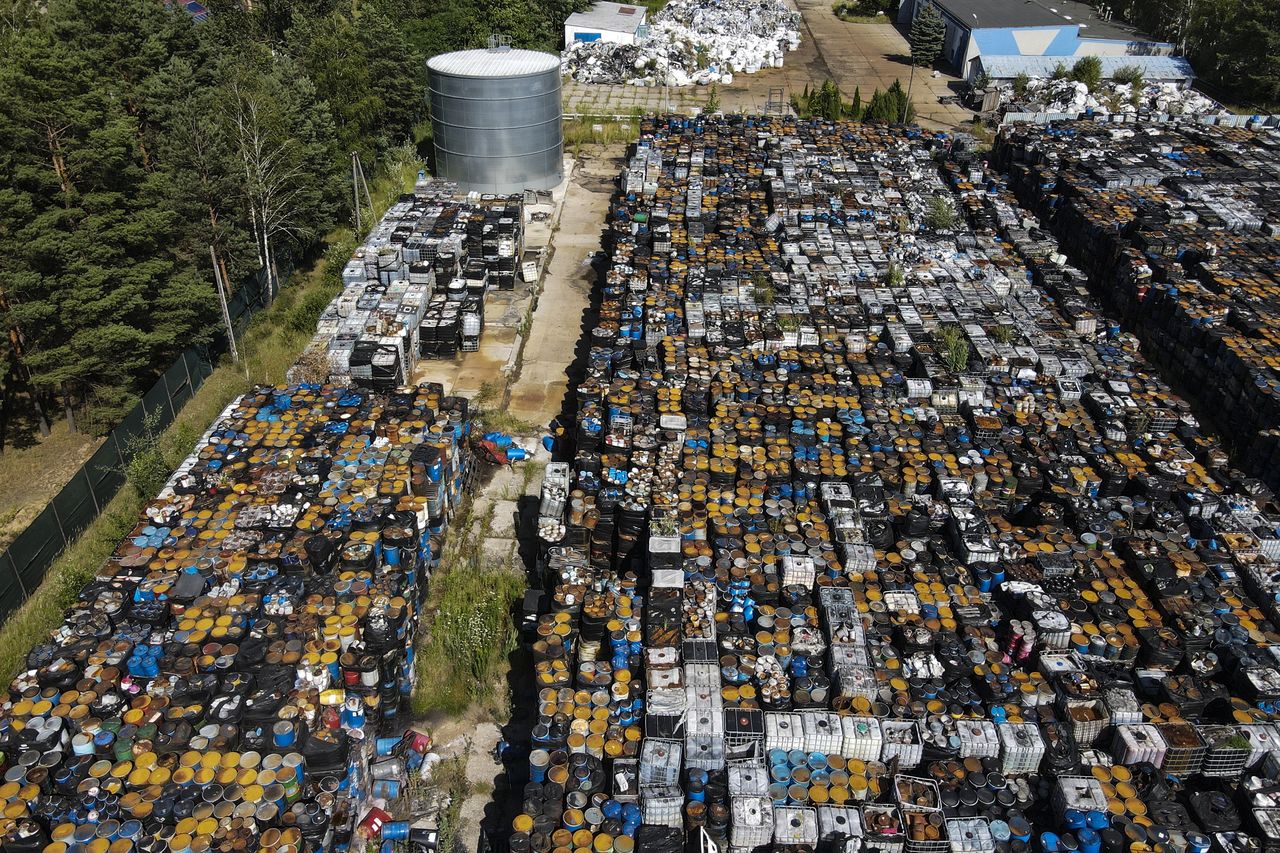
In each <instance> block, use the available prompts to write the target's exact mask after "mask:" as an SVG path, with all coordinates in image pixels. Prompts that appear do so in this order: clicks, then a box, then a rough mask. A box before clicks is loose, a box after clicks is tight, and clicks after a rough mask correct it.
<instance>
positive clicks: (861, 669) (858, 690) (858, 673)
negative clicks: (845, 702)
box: [831, 645, 879, 700]
mask: <svg viewBox="0 0 1280 853" xmlns="http://www.w3.org/2000/svg"><path fill="white" fill-rule="evenodd" d="M848 648H850V647H849V646H843V645H842V646H832V647H831V651H832V665H831V675H832V677H833V678H834V679H835V687H836V692H837V694H838V695H840V696H843V697H845V698H846V699H856V698H858V697H859V696H861V697H862V698H864V699H868V700H874V699H875V698H876V692H877V690H878V689H879V684H878V683H877V681H876V672H875V670H874V669H872V668H871V667H869V666H866V665H865V664H858V663H853V662H851V661H848V660H845V661H841V662H840V663H839V664H838V665H837V662H836V657H837V656H839V657H845V658H848V657H849V655H845V654H844V653H843V652H841V653H840V654H839V655H837V654H836V649H842V650H843V649H848ZM859 651H862V650H861V649H859ZM863 656H864V657H865V652H864V655H863Z"/></svg>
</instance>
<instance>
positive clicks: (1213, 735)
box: [1165, 725, 1253, 779]
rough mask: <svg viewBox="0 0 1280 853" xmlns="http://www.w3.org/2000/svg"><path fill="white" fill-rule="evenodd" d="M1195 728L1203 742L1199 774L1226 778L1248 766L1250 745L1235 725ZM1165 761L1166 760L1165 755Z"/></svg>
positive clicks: (1237, 773) (1250, 753)
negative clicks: (1203, 748)
mask: <svg viewBox="0 0 1280 853" xmlns="http://www.w3.org/2000/svg"><path fill="white" fill-rule="evenodd" d="M1197 730H1198V731H1199V733H1200V739H1201V740H1203V741H1204V744H1205V751H1204V761H1203V762H1202V763H1201V765H1200V775H1201V776H1209V777H1211V778H1215V779H1228V778H1231V777H1233V776H1239V775H1240V774H1241V773H1243V772H1244V769H1245V768H1246V767H1248V766H1249V758H1250V756H1251V755H1252V754H1253V753H1252V747H1251V745H1250V743H1249V740H1248V739H1247V738H1246V737H1245V736H1244V735H1243V734H1241V733H1240V731H1239V730H1238V729H1237V727H1236V726H1215V725H1209V726H1197ZM1165 761H1166V763H1167V762H1168V758H1167V757H1166V759H1165Z"/></svg>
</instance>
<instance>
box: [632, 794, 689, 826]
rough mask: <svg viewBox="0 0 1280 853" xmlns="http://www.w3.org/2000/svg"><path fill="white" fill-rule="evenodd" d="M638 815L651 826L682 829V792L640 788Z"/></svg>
mask: <svg viewBox="0 0 1280 853" xmlns="http://www.w3.org/2000/svg"><path fill="white" fill-rule="evenodd" d="M640 815H641V817H642V818H643V819H644V822H645V823H647V824H650V825H652V826H670V827H673V828H675V829H681V828H683V827H684V792H683V791H681V790H680V789H679V788H675V787H670V788H666V787H655V788H642V789H641V791H640Z"/></svg>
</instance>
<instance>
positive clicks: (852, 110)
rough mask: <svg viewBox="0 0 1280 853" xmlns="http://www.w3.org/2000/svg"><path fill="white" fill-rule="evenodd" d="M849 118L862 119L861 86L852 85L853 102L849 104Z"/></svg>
mask: <svg viewBox="0 0 1280 853" xmlns="http://www.w3.org/2000/svg"><path fill="white" fill-rule="evenodd" d="M849 118H851V119H853V120H854V121H861V120H862V87H861V86H854V87H853V103H851V104H850V105H849Z"/></svg>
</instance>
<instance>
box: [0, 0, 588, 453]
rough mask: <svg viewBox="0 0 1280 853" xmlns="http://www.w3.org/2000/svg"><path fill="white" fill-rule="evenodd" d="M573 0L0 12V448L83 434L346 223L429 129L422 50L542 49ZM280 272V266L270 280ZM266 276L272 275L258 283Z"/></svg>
mask: <svg viewBox="0 0 1280 853" xmlns="http://www.w3.org/2000/svg"><path fill="white" fill-rule="evenodd" d="M584 5H587V3H586V0H550V1H549V2H548V0H363V2H361V0H347V2H326V0H310V1H308V2H303V0H211V2H209V3H208V4H207V6H208V9H209V15H208V17H207V19H206V20H205V21H204V22H202V23H196V22H194V21H193V19H192V17H191V15H190V14H189V13H188V12H187V11H186V10H185V9H184V8H182V6H181V5H179V4H177V3H173V4H170V3H167V2H165V0H36V2H32V0H0V56H2V57H3V61H0V317H2V318H3V321H4V324H5V334H4V335H3V336H0V392H2V398H0V441H3V440H4V437H5V432H6V428H9V431H10V432H12V429H14V428H16V427H13V426H12V425H13V424H22V425H25V426H26V427H28V428H31V429H36V428H38V427H42V426H44V425H45V424H47V422H48V421H49V420H50V419H53V418H58V417H66V418H68V420H70V421H71V422H72V424H73V427H75V428H78V429H81V430H86V431H91V432H95V433H101V432H104V431H106V430H108V429H110V428H111V427H112V426H114V425H115V423H117V422H118V420H119V419H120V417H122V416H123V414H124V413H126V412H127V411H128V410H129V408H130V407H132V405H133V403H134V402H135V401H136V399H137V396H138V394H139V393H140V392H141V391H143V390H145V389H146V388H147V387H148V386H149V385H150V384H151V382H152V381H153V380H154V378H155V376H156V375H157V373H158V371H159V370H162V369H164V367H166V366H167V365H168V364H169V363H170V361H171V360H172V358H173V357H174V356H175V355H176V354H177V353H179V352H180V351H182V350H183V349H185V348H186V347H188V346H190V345H191V344H193V343H199V342H201V341H205V340H208V339H209V338H210V337H211V336H212V335H213V334H215V333H216V331H217V329H218V328H219V320H220V315H219V312H218V308H217V297H216V291H215V289H214V284H213V282H214V279H213V266H214V263H215V262H214V260H212V258H211V254H210V251H209V247H210V246H212V247H213V249H214V252H213V255H212V257H216V259H217V261H216V263H217V265H218V266H219V267H220V268H221V269H222V272H223V273H224V275H225V279H226V281H227V282H228V283H229V284H231V285H232V286H234V285H235V283H236V282H239V281H242V280H244V279H245V278H246V277H247V276H249V275H250V274H252V273H254V272H255V271H258V270H262V269H264V268H265V269H267V270H276V271H278V270H279V269H280V267H281V266H282V263H281V259H283V258H286V257H291V258H297V257H300V256H301V255H302V254H304V253H305V252H306V251H307V250H308V249H309V248H311V247H313V246H315V245H316V244H317V242H318V241H319V240H320V238H322V237H323V236H324V235H325V234H326V233H327V232H329V231H330V230H331V229H332V228H334V227H335V226H336V225H340V224H344V223H346V222H348V221H349V217H350V214H351V203H350V197H351V167H350V164H351V154H352V152H356V153H358V154H359V155H360V158H361V160H362V162H363V163H364V164H366V168H369V166H370V165H371V164H374V163H376V162H377V161H378V158H379V157H380V156H381V155H382V154H384V153H385V152H387V151H388V150H389V149H391V148H393V147H395V146H398V145H402V144H404V143H405V142H407V141H411V140H412V139H413V138H414V132H415V127H416V126H418V125H419V123H420V122H422V121H423V120H424V119H425V118H426V110H427V105H426V100H425V93H426V68H425V59H426V58H427V57H428V56H431V55H433V54H435V53H439V52H442V51H447V50H454V49H458V48H463V47H475V46H480V45H481V44H483V42H484V40H485V37H486V36H487V35H489V34H490V33H504V34H506V35H509V36H511V37H512V39H513V42H514V43H515V44H517V45H519V46H530V47H543V48H551V49H554V48H555V47H556V42H557V40H558V33H559V29H560V23H561V21H562V20H563V18H564V16H565V15H566V14H568V12H569V11H571V10H572V9H573V8H582V7H583V6H584ZM277 278H278V276H277ZM276 286H278V281H277V282H276Z"/></svg>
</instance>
